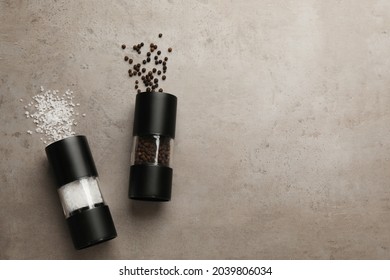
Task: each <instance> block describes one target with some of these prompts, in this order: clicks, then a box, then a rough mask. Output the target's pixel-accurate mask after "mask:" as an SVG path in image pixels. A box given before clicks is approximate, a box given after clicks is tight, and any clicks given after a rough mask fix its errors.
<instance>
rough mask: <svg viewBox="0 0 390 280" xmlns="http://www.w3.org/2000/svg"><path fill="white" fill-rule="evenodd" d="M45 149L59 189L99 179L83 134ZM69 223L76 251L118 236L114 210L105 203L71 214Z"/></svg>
mask: <svg viewBox="0 0 390 280" xmlns="http://www.w3.org/2000/svg"><path fill="white" fill-rule="evenodd" d="M45 150H46V155H47V158H48V160H49V162H50V165H51V166H52V168H53V170H54V174H55V177H56V180H57V187H58V188H60V187H62V186H63V185H66V184H69V183H71V182H73V181H76V180H80V179H82V178H85V177H97V176H98V173H97V170H96V166H95V163H94V161H93V158H92V153H91V150H90V149H89V145H88V141H87V137H85V136H83V135H78V136H71V137H67V138H64V139H61V140H59V141H56V142H54V143H52V144H50V145H48V146H47V147H46V149H45ZM67 223H68V227H69V230H70V234H71V236H72V240H73V244H74V247H75V248H76V249H83V248H87V247H89V246H92V245H95V244H98V243H101V242H104V241H108V240H110V239H113V238H115V237H116V236H117V233H116V229H115V226H114V222H113V220H112V217H111V213H110V210H109V208H108V206H107V205H105V204H101V205H99V206H98V207H93V208H89V209H85V210H83V211H80V212H79V213H77V214H74V215H71V216H70V217H69V218H67Z"/></svg>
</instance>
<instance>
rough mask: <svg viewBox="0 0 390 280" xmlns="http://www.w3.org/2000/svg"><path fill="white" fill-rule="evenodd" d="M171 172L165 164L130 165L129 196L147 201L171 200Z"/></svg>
mask: <svg viewBox="0 0 390 280" xmlns="http://www.w3.org/2000/svg"><path fill="white" fill-rule="evenodd" d="M172 174H173V171H172V168H170V167H166V166H159V165H133V166H131V167H130V188H129V198H131V199H137V200H149V201H169V200H171V191H172Z"/></svg>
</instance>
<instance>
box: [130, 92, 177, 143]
mask: <svg viewBox="0 0 390 280" xmlns="http://www.w3.org/2000/svg"><path fill="white" fill-rule="evenodd" d="M176 107H177V97H176V96H174V95H173V94H170V93H166V92H141V93H138V94H137V97H136V100H135V111H134V127H133V135H134V136H135V135H138V136H145V135H152V134H157V135H163V136H168V137H170V138H172V139H174V138H175V130H176Z"/></svg>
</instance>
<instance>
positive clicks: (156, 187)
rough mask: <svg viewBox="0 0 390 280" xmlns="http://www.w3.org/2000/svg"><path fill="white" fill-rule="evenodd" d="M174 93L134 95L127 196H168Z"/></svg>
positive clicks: (174, 104) (170, 171)
mask: <svg viewBox="0 0 390 280" xmlns="http://www.w3.org/2000/svg"><path fill="white" fill-rule="evenodd" d="M176 107H177V98H176V96H174V95H172V94H169V93H164V92H141V93H138V94H137V96H136V101H135V111H134V126H133V147H132V152H131V167H130V186H129V198H131V199H138V200H150V201H169V200H170V199H171V189H172V176H173V170H172V167H171V164H172V153H173V139H174V138H175V129H176Z"/></svg>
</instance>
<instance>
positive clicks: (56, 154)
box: [45, 135, 98, 188]
mask: <svg viewBox="0 0 390 280" xmlns="http://www.w3.org/2000/svg"><path fill="white" fill-rule="evenodd" d="M45 151H46V155H47V158H48V160H49V163H50V165H51V166H52V168H53V171H54V175H55V177H56V180H57V187H58V188H60V187H62V186H63V185H66V184H68V183H70V182H73V181H75V180H79V179H80V178H83V177H97V176H98V173H97V170H96V166H95V162H94V161H93V158H92V153H91V150H90V149H89V145H88V141H87V137H85V136H83V135H77V136H70V137H67V138H64V139H61V140H58V141H56V142H54V143H52V144H50V145H48V146H47V147H46V149H45Z"/></svg>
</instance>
